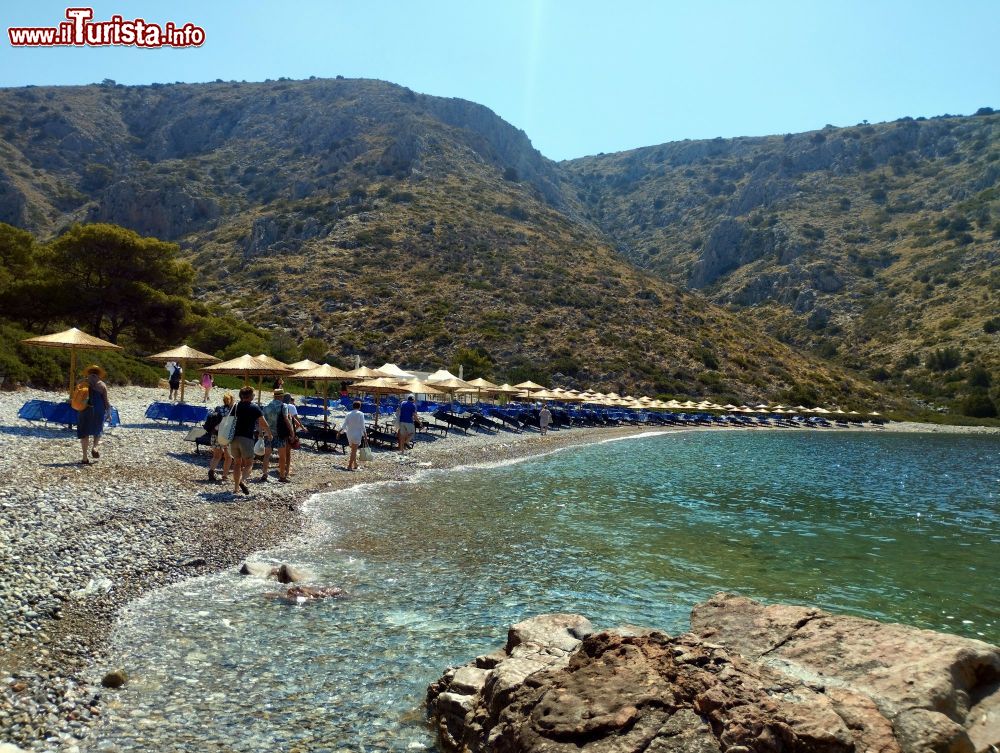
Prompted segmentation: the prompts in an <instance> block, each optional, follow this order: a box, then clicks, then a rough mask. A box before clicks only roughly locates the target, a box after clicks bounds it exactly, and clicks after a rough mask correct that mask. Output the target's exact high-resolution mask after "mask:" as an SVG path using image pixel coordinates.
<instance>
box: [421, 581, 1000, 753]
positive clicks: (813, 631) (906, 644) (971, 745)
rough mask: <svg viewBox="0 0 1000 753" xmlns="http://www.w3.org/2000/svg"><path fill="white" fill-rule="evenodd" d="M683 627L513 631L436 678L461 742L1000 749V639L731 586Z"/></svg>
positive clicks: (451, 744)
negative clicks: (675, 632)
mask: <svg viewBox="0 0 1000 753" xmlns="http://www.w3.org/2000/svg"><path fill="white" fill-rule="evenodd" d="M691 626H692V629H691V632H690V633H687V634H685V635H681V636H678V637H671V636H669V635H667V634H666V633H662V632H657V631H649V630H642V629H634V628H628V629H622V630H611V631H603V632H600V633H596V634H595V633H591V629H590V627H589V623H588V622H587V621H586V620H585V619H584V618H582V617H579V616H576V615H544V616H542V617H537V618H534V619H532V620H526V621H525V622H523V623H519V624H518V625H515V626H514V627H513V628H511V631H510V635H509V638H508V641H507V646H506V647H505V648H504V650H503V651H502V652H498V653H496V654H491V655H489V656H487V657H479V658H477V659H476V660H474V661H473V662H471V663H470V664H469V665H466V666H464V667H460V668H458V669H451V670H448V672H446V673H445V675H444V676H443V677H442V678H441V679H440V680H439V681H438V682H436V683H434V684H433V685H431V686H430V688H428V697H427V702H428V710H429V712H430V714H431V717H432V719H433V721H434V724H435V727H436V729H437V732H438V736H439V740H440V743H441V746H442V748H443V749H444V750H446V751H461V752H462V753H475V752H477V751H496V752H497V753H500V752H503V753H515V752H521V751H524V752H527V751H537V752H538V753H541V752H542V751H545V753H558V752H560V751H566V753H570V752H571V751H572V752H573V753H577V752H578V751H584V752H585V753H587V752H590V753H596V752H597V751H602V752H603V751H609V752H610V751H615V753H619V752H620V753H625V752H626V751H636V752H638V751H692V752H695V751H697V752H699V753H701V752H707V751H729V752H730V753H737V752H738V751H756V752H757V753H762V752H763V751H775V753H777V752H778V751H803V752H806V751H810V752H811V751H829V752H830V753H833V752H835V751H843V752H844V753H849V752H855V753H857V752H860V751H879V752H880V753H895V752H897V751H899V752H900V753H917V752H918V751H920V752H924V751H935V752H937V751H940V752H941V753H944V752H946V751H947V752H948V753H961V752H964V751H968V753H974V752H975V751H983V752H986V751H990V750H991V746H995V745H997V744H1000V649H998V648H997V647H996V646H991V645H989V644H987V643H983V642H982V641H975V640H970V639H966V638H960V637H957V636H952V635H945V634H942V633H934V632H932V631H928V630H919V629H916V628H909V627H905V626H901V625H886V624H882V623H879V622H875V621H872V620H864V619H860V618H855V617H841V616H835V615H830V614H828V613H826V612H823V611H821V610H818V609H811V608H808V607H798V606H787V605H773V606H764V605H762V604H759V603H758V602H755V601H752V600H750V599H746V598H743V597H739V596H733V595H729V594H719V595H717V596H715V597H713V598H712V599H710V600H709V601H707V602H705V603H704V604H700V605H698V606H697V607H695V609H694V610H693V612H692V618H691Z"/></svg>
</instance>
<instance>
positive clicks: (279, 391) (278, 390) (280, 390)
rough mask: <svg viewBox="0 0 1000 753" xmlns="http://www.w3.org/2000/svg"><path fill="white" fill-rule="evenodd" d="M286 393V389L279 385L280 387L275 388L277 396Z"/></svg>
mask: <svg viewBox="0 0 1000 753" xmlns="http://www.w3.org/2000/svg"><path fill="white" fill-rule="evenodd" d="M284 394H285V391H284V390H283V389H281V387H278V388H276V389H275V390H274V396H275V397H281V396H282V395H284Z"/></svg>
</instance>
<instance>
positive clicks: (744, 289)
mask: <svg viewBox="0 0 1000 753" xmlns="http://www.w3.org/2000/svg"><path fill="white" fill-rule="evenodd" d="M560 167H561V168H562V169H563V170H564V172H565V173H566V174H567V175H569V176H571V177H572V180H573V182H574V184H575V187H576V190H575V197H574V198H575V199H576V200H578V201H579V202H580V203H581V204H582V205H583V206H584V207H585V212H586V215H587V216H588V218H589V219H590V220H592V221H593V222H594V223H595V224H596V225H597V226H599V227H600V228H601V229H602V230H603V231H604V232H605V233H606V234H607V236H608V237H609V238H610V239H612V242H613V243H614V244H615V247H616V248H617V249H618V251H619V252H620V253H621V254H622V255H623V256H624V257H625V258H627V259H629V260H630V261H631V262H633V263H634V264H635V265H637V266H638V267H640V268H643V269H647V270H650V271H653V272H655V273H656V274H658V275H659V276H661V277H663V278H664V279H666V280H668V281H670V282H672V283H674V284H676V285H678V286H680V287H682V288H691V289H696V290H699V291H701V292H702V293H704V294H705V295H706V296H707V297H708V298H710V299H711V300H712V301H714V302H716V303H719V304H722V305H725V306H727V307H729V308H730V309H731V310H734V311H738V312H740V315H741V317H745V318H747V319H748V320H749V321H753V322H755V323H756V324H757V325H758V326H759V327H760V328H761V329H762V330H763V331H766V332H769V333H770V334H772V335H774V336H776V337H778V338H779V339H781V340H782V341H784V342H787V343H790V344H792V345H794V346H795V347H797V348H802V349H807V350H811V351H813V352H814V353H817V354H819V355H821V356H823V357H824V358H830V359H832V360H834V361H835V362H839V363H841V364H843V365H846V366H849V367H851V368H853V369H857V370H863V371H866V372H867V373H868V374H869V375H871V376H872V377H873V378H874V379H876V380H879V381H883V382H886V383H889V384H893V385H895V386H897V387H899V388H900V389H904V390H908V391H909V392H910V393H911V394H915V395H918V396H921V397H924V398H926V399H929V400H931V401H933V402H935V403H943V404H947V403H948V402H949V401H951V400H952V399H955V398H961V397H962V396H963V395H968V394H969V393H970V391H975V390H977V389H978V390H985V389H988V388H989V387H990V386H991V383H992V386H993V387H994V388H995V387H996V384H995V382H997V381H1000V334H997V333H998V331H1000V297H998V294H997V291H998V290H1000V263H998V262H1000V114H995V113H993V112H992V110H990V109H989V108H984V109H983V110H981V111H980V112H979V113H977V115H975V116H972V117H951V116H944V117H940V118H932V119H929V120H928V119H924V118H919V119H916V120H914V119H912V118H903V119H901V120H898V121H896V122H893V123H882V124H877V125H869V124H867V123H864V124H860V125H858V126H854V127H851V128H834V127H832V126H827V127H826V128H824V129H822V130H820V131H815V132H812V133H802V134H787V135H785V136H772V137H766V138H740V139H731V140H723V139H715V140H710V141H684V142H678V143H671V144H663V145H661V146H655V147H649V148H643V149H637V150H634V151H630V152H623V153H618V154H608V155H599V156H596V157H587V158H584V159H578V160H573V161H570V162H565V163H562V164H561V165H560Z"/></svg>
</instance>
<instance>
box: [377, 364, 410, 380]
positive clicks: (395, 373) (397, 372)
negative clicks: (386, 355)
mask: <svg viewBox="0 0 1000 753" xmlns="http://www.w3.org/2000/svg"><path fill="white" fill-rule="evenodd" d="M376 371H381V372H382V373H383V374H385V375H386V376H391V377H396V378H397V379H416V378H417V375H416V374H412V373H410V372H409V371H403V370H402V369H401V368H399V367H398V366H397V365H396V364H394V363H383V364H382V365H381V366H379V367H378V368H377V369H376Z"/></svg>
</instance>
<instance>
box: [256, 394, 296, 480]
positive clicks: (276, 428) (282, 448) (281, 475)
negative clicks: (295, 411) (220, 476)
mask: <svg viewBox="0 0 1000 753" xmlns="http://www.w3.org/2000/svg"><path fill="white" fill-rule="evenodd" d="M273 394H274V399H273V400H271V402H269V403H268V404H267V405H265V406H264V420H265V421H267V425H268V428H270V430H271V434H272V436H273V437H274V438H273V439H272V440H271V442H270V443H269V444H268V445H267V446H266V447H265V448H264V460H263V463H262V464H261V477H260V480H261V481H262V482H266V481H267V471H268V468H269V467H270V465H271V450H272V449H274V450H277V452H278V481H281V482H282V483H286V484H287V483H288V482H289V481H290V479H289V478H288V461H289V455H288V453H289V451H290V450H291V448H290V447H289V446H288V440H289V439H290V438H291V437H292V436H293V435H294V433H295V431H294V429H293V428H292V420H291V418H290V416H289V414H288V408H287V407H286V405H285V399H284V398H285V391H284V390H283V389H281V388H280V387H279V388H276V389H275V390H274V393H273Z"/></svg>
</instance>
